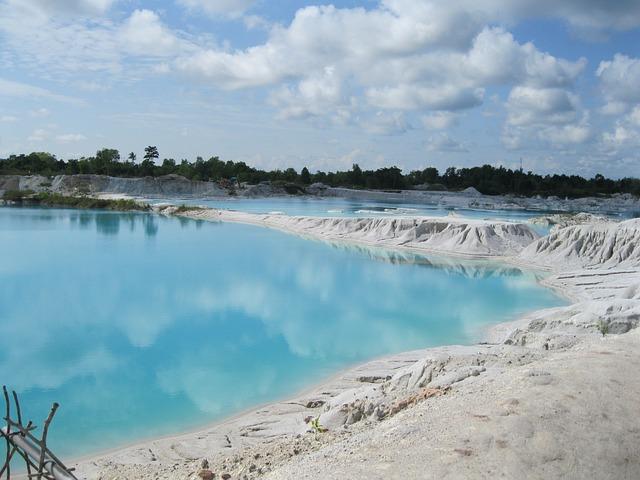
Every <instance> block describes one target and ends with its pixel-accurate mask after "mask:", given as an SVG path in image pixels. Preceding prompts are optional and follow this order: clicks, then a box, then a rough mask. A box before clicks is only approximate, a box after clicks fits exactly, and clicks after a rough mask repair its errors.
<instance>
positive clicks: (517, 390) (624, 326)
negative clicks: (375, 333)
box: [76, 207, 640, 479]
mask: <svg viewBox="0 0 640 480" xmlns="http://www.w3.org/2000/svg"><path fill="white" fill-rule="evenodd" d="M162 213H164V214H172V213H175V207H163V208H162ZM180 214H181V215H185V216H189V217H191V218H198V219H205V220H212V221H236V222H243V223H251V224H255V225H262V226H267V227H272V228H278V229H280V230H283V231H287V232H290V233H294V234H297V235H306V236H310V237H313V238H318V239H323V240H327V241H332V242H334V241H339V242H342V243H344V244H345V245H347V244H357V245H358V247H357V248H361V249H370V250H371V255H373V256H378V255H381V253H380V251H379V250H377V249H376V248H374V247H373V246H383V247H385V248H387V249H388V248H392V249H409V250H414V251H423V252H429V253H431V252H438V253H447V254H450V255H463V256H467V257H490V258H493V259H498V260H502V261H505V262H509V263H512V264H518V265H521V266H535V267H537V268H545V269H547V270H549V271H550V272H551V273H550V276H549V277H548V278H546V279H545V280H544V282H543V283H544V284H546V285H548V286H549V287H551V288H554V289H556V290H558V291H559V292H561V293H563V294H565V295H566V296H567V297H568V298H571V299H572V300H573V301H574V302H575V303H574V304H572V305H570V306H568V307H560V308H554V309H548V310H543V311H539V312H534V313H532V314H530V315H528V316H526V317H525V318H522V319H519V320H517V321H515V322H511V323H509V324H501V325H498V326H497V327H495V328H493V329H492V330H491V332H489V333H488V336H487V342H486V343H483V344H478V345H472V346H448V347H440V348H434V349H427V350H420V351H414V352H405V353H401V354H398V355H393V356H389V357H386V358H382V359H378V360H374V361H372V362H369V363H367V364H364V365H361V366H359V367H356V368H353V369H350V370H348V371H347V372H343V373H342V374H340V375H338V376H336V377H335V378H333V379H331V380H329V381H327V382H326V383H325V384H323V385H320V386H318V387H317V388H314V389H312V390H310V391H308V392H305V393H303V394H300V395H298V396H296V397H295V398H292V399H290V400H288V401H283V402H277V403H273V404H270V405H267V406H264V407H260V408H257V409H255V410H253V411H250V412H247V413H245V414H242V415H239V416H236V417H234V418H232V419H229V420H228V421H226V422H222V423H218V424H215V425H212V426H209V427H207V428H203V429H202V430H200V431H198V432H192V433H187V434H184V435H177V436H173V437H169V438H163V439H157V440H154V441H150V442H144V443H141V444H138V445H135V446H132V447H127V448H124V449H121V450H118V451H115V452H111V453H108V454H105V455H102V456H96V457H94V458H90V459H85V460H83V461H81V462H78V463H77V465H76V466H77V468H78V473H79V476H80V477H81V478H101V479H116V478H119V479H125V478H126V479H137V478H141V479H147V478H149V479H165V478H166V479H173V478H175V479H181V478H182V479H187V478H193V479H196V478H213V477H211V476H210V474H215V475H216V476H215V478H233V479H236V478H238V479H244V478H257V477H264V478H270V479H299V478H300V479H305V478H308V479H334V478H348V479H377V478H380V479H383V478H384V479H388V478H393V479H422V478H425V479H428V478H452V479H457V478H527V479H528V478H534V479H535V478H545V479H546V478H569V479H574V478H575V479H606V478H611V479H638V478H640V330H637V329H636V327H637V326H638V323H639V322H640V220H632V221H627V222H622V223H614V222H604V221H599V220H598V219H586V220H585V221H587V222H589V223H587V224H584V225H577V226H568V227H565V228H555V229H554V231H553V233H552V234H551V235H550V236H548V237H543V238H538V236H537V235H536V234H535V233H534V232H533V231H532V230H530V229H529V228H528V227H527V226H526V225H514V224H510V223H508V222H486V221H469V220H463V219H442V218H439V219H429V218H424V217H422V218H413V219H408V218H405V219H395V220H394V219H383V220H381V219H369V220H358V219H339V220H337V219H308V218H291V217H283V216H269V215H266V216H265V215H251V214H241V213H238V212H221V211H216V210H210V209H207V210H193V211H189V212H183V213H180ZM578 223H579V222H578ZM399 254H400V255H401V254H402V253H401V252H400V253H399ZM448 261H451V268H456V267H455V266H454V264H455V261H454V260H447V262H448ZM460 268H464V267H460ZM603 325H605V326H606V328H608V329H609V334H607V335H606V336H602V335H601V333H600V332H599V328H603V327H602V326H603ZM354 341H357V339H354ZM309 417H319V422H320V424H321V425H322V426H323V427H326V428H328V432H325V433H313V432H309V425H307V423H306V421H305V420H307V419H308V418H309ZM203 459H207V460H208V461H209V462H210V466H209V468H208V469H205V471H202V469H201V462H202V460H203ZM199 475H200V476H199Z"/></svg>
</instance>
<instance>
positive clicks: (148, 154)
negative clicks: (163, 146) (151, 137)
mask: <svg viewBox="0 0 640 480" xmlns="http://www.w3.org/2000/svg"><path fill="white" fill-rule="evenodd" d="M159 156H160V154H159V153H158V147H156V146H151V145H150V146H148V147H147V148H145V149H144V159H145V160H149V161H151V162H153V161H154V160H155V159H156V158H158V157H159Z"/></svg>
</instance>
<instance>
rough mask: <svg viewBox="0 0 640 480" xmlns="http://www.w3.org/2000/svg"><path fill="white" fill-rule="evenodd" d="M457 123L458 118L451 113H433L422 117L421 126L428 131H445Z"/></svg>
mask: <svg viewBox="0 0 640 480" xmlns="http://www.w3.org/2000/svg"><path fill="white" fill-rule="evenodd" d="M457 121H458V117H457V116H456V115H455V114H453V113H451V112H434V113H431V114H429V115H425V116H423V117H422V124H423V125H424V127H425V128H427V129H429V130H446V129H448V128H451V127H452V126H454V125H455V124H456V123H457Z"/></svg>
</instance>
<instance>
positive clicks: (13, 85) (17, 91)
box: [0, 78, 80, 103]
mask: <svg viewBox="0 0 640 480" xmlns="http://www.w3.org/2000/svg"><path fill="white" fill-rule="evenodd" d="M0 96H5V97H22V98H45V99H49V100H56V101H60V102H68V103H80V102H79V100H77V99H75V98H71V97H67V96H65V95H59V94H57V93H53V92H51V91H49V90H47V89H46V88H41V87H36V86H34V85H29V84H26V83H21V82H14V81H13V80H6V79H3V78H0Z"/></svg>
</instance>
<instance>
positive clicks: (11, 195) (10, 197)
mask: <svg viewBox="0 0 640 480" xmlns="http://www.w3.org/2000/svg"><path fill="white" fill-rule="evenodd" d="M34 193H35V192H34V191H33V190H6V191H5V192H4V194H3V195H2V199H3V200H6V201H8V202H21V201H22V200H24V199H25V198H28V197H30V196H31V195H33V194H34Z"/></svg>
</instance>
